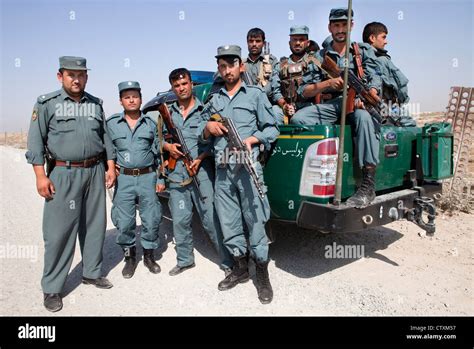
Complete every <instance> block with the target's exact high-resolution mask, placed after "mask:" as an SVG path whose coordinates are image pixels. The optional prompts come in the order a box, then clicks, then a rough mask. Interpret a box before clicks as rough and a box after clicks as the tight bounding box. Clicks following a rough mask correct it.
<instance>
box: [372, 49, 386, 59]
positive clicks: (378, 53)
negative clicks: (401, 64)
mask: <svg viewBox="0 0 474 349" xmlns="http://www.w3.org/2000/svg"><path fill="white" fill-rule="evenodd" d="M374 48H375V47H374ZM375 55H376V56H377V57H381V56H385V57H388V58H390V56H389V54H388V51H387V50H384V49H382V48H375Z"/></svg>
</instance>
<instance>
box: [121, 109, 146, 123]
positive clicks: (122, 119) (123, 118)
mask: <svg viewBox="0 0 474 349" xmlns="http://www.w3.org/2000/svg"><path fill="white" fill-rule="evenodd" d="M144 119H145V114H143V112H142V113H141V114H140V117H139V118H138V122H139V123H140V122H142V121H143V120H144ZM118 121H119V122H120V121H125V122H127V120H125V112H124V111H123V112H121V113H120V118H119V119H118Z"/></svg>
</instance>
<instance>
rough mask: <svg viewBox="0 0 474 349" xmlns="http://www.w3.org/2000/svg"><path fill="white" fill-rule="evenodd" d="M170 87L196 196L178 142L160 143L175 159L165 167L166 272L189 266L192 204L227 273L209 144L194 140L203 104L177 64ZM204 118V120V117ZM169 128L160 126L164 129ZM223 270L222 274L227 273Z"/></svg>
mask: <svg viewBox="0 0 474 349" xmlns="http://www.w3.org/2000/svg"><path fill="white" fill-rule="evenodd" d="M169 82H170V84H171V89H172V91H173V92H174V93H175V95H176V97H177V101H176V102H175V103H173V104H172V105H171V106H170V115H171V119H172V121H173V124H174V126H175V127H176V128H178V129H179V130H181V133H182V134H183V137H184V139H185V142H186V147H187V148H188V150H189V152H190V155H191V157H192V158H193V163H192V164H191V166H192V168H193V169H194V170H195V171H196V172H197V174H196V176H197V178H198V180H199V183H200V184H199V190H200V191H201V193H202V196H203V200H201V199H200V197H199V193H198V190H197V188H196V187H195V186H194V185H193V183H192V182H191V180H190V177H189V174H188V171H187V169H186V166H185V165H184V163H183V161H181V160H182V157H183V153H182V145H181V144H178V143H174V142H172V141H171V140H168V141H167V142H164V143H163V149H164V150H165V151H167V152H169V154H170V156H171V157H173V158H174V159H176V160H177V162H176V167H175V168H174V169H173V170H169V174H168V181H169V193H170V198H169V207H170V211H171V215H172V217H173V235H174V239H175V241H176V254H177V256H176V257H177V263H176V265H175V266H174V267H173V268H172V269H171V270H170V272H169V275H171V276H175V275H178V274H181V273H182V272H184V271H185V270H188V269H190V268H193V267H194V266H195V263H194V253H193V232H192V227H191V223H192V217H193V208H195V209H196V211H197V212H198V214H199V217H200V218H201V222H202V226H203V228H204V230H205V231H206V233H207V234H208V235H209V238H210V240H211V242H212V244H213V245H214V248H215V249H216V251H217V252H218V253H219V257H220V265H221V269H223V270H224V271H225V272H226V273H227V274H228V273H230V269H231V268H232V266H233V259H232V257H231V256H230V253H229V251H227V249H226V248H225V247H224V245H223V243H222V231H221V227H220V223H219V219H218V218H217V213H216V211H215V207H214V167H213V161H211V158H210V155H211V149H210V147H209V145H203V144H200V143H199V142H198V137H199V132H198V131H199V128H200V126H201V124H202V123H203V117H202V111H203V104H202V103H201V101H200V100H199V99H198V98H196V97H195V96H193V90H192V86H193V84H192V80H191V74H190V72H189V70H187V69H186V68H178V69H175V70H173V71H172V72H171V73H170V75H169ZM204 122H205V121H204ZM168 132H169V130H167V129H166V127H165V129H164V133H165V134H166V133H168ZM227 274H226V275H227Z"/></svg>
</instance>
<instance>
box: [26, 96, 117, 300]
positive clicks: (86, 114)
mask: <svg viewBox="0 0 474 349" xmlns="http://www.w3.org/2000/svg"><path fill="white" fill-rule="evenodd" d="M45 146H47V147H48V149H49V151H50V153H51V155H52V157H53V158H55V159H57V160H62V161H83V160H85V159H91V158H94V157H97V156H100V155H101V154H103V153H104V152H105V153H106V155H105V158H106V159H107V160H113V159H114V158H115V155H114V150H113V145H112V142H111V141H110V138H109V135H108V134H107V129H106V127H105V118H104V112H103V109H102V101H101V100H100V99H99V98H96V97H94V96H92V95H90V94H88V93H84V95H83V97H82V98H81V100H80V102H76V101H74V100H73V99H71V98H70V97H69V96H68V95H67V93H66V92H65V91H64V90H62V89H61V90H58V91H56V92H52V93H49V94H46V95H42V96H40V97H38V100H37V102H36V104H35V107H34V111H33V118H32V121H31V124H30V129H29V133H28V151H27V153H26V158H27V161H28V163H30V164H33V165H43V164H44V162H45V161H44V155H45ZM49 178H50V180H51V181H52V182H53V184H54V186H55V190H56V193H55V194H54V197H53V199H51V200H46V201H45V206H44V215H43V238H44V243H45V256H44V272H43V279H42V282H41V285H42V288H43V292H44V293H60V292H61V291H62V289H63V286H64V283H65V281H66V277H67V274H68V272H69V269H70V267H71V263H72V260H73V257H74V248H75V244H76V236H77V235H79V243H80V248H81V252H82V264H83V275H84V277H86V278H89V279H97V278H99V277H100V276H101V267H102V247H103V243H104V237H105V229H106V211H105V186H104V163H103V162H102V161H98V162H97V163H96V164H95V165H93V166H91V167H87V168H85V167H72V166H56V167H55V168H54V169H53V171H52V173H51V174H50V177H49Z"/></svg>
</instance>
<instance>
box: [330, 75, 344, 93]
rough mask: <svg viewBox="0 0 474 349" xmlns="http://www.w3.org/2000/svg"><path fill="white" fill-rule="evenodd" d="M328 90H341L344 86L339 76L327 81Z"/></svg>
mask: <svg viewBox="0 0 474 349" xmlns="http://www.w3.org/2000/svg"><path fill="white" fill-rule="evenodd" d="M328 84H329V88H331V89H333V90H342V87H343V86H344V80H343V79H342V78H341V77H340V76H339V77H337V78H333V79H329V80H328Z"/></svg>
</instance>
